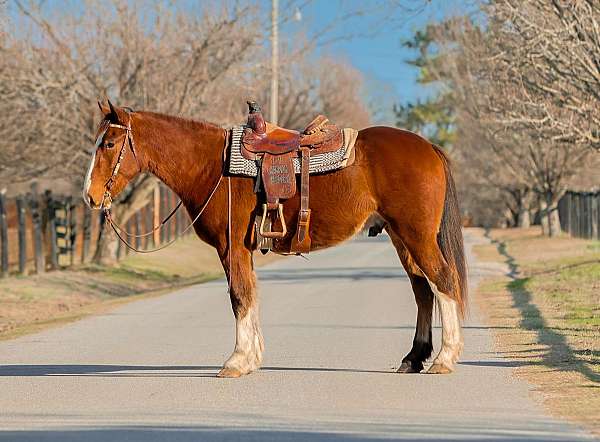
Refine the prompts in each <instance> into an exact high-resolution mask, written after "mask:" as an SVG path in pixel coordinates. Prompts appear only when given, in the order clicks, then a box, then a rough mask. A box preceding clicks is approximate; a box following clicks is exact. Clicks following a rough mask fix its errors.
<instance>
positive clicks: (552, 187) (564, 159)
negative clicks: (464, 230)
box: [430, 0, 599, 235]
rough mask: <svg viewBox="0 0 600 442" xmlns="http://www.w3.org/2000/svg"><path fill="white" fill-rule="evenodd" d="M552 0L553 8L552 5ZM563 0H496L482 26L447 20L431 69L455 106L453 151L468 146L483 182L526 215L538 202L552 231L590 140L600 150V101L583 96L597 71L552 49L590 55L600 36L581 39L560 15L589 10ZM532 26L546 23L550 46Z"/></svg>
mask: <svg viewBox="0 0 600 442" xmlns="http://www.w3.org/2000/svg"><path fill="white" fill-rule="evenodd" d="M542 3H544V4H543V5H542ZM550 3H552V4H553V5H554V6H553V7H547V5H548V4H550ZM521 6H523V5H521ZM559 7H560V4H559V2H538V1H532V2H527V3H526V6H523V7H519V8H516V3H513V2H511V1H508V0H497V1H492V2H489V3H486V4H484V5H483V6H482V12H483V13H484V14H485V17H486V19H485V20H486V26H485V27H484V28H483V27H480V26H478V25H476V24H474V23H473V21H472V20H470V19H468V18H458V19H451V20H448V21H447V22H445V23H443V24H441V25H439V26H437V28H436V30H435V34H436V41H437V43H438V44H439V47H440V50H439V51H440V53H439V57H436V58H435V60H434V63H432V65H431V66H430V69H431V71H432V72H433V73H434V75H436V76H437V78H439V79H440V80H441V81H442V82H443V83H444V84H445V85H446V87H448V88H449V89H450V90H451V91H452V94H453V99H454V101H455V103H456V107H457V111H456V124H457V126H458V127H459V134H460V135H461V136H460V137H459V140H458V142H457V143H456V145H455V149H457V150H462V151H463V154H462V155H461V159H462V161H463V163H462V164H461V166H462V167H463V168H475V169H477V170H478V171H479V173H480V176H481V181H482V182H489V184H490V185H492V186H496V187H497V188H498V189H500V190H501V191H502V193H503V194H504V195H505V198H504V200H505V205H506V206H507V207H508V208H509V209H510V210H511V211H512V212H514V213H521V214H522V217H523V219H525V218H524V217H525V211H527V210H528V207H527V205H529V204H532V203H533V202H537V203H539V210H540V211H541V214H542V215H543V216H542V225H543V227H544V231H545V232H546V233H548V234H550V235H554V234H555V233H557V232H558V229H559V225H558V213H557V210H556V209H557V203H558V200H559V199H560V197H561V196H562V195H563V194H564V192H565V190H566V189H567V186H568V185H569V183H570V180H571V179H572V178H573V177H574V175H575V174H577V172H578V171H579V170H580V169H581V168H582V166H583V164H584V162H585V160H586V159H587V158H589V156H590V155H591V152H592V149H590V147H596V144H595V143H596V141H595V137H596V135H594V134H595V131H597V130H598V125H597V124H595V123H594V121H596V120H595V119H596V118H598V114H597V111H594V109H597V108H598V101H597V100H596V98H594V94H592V95H591V96H590V95H585V94H587V93H588V92H589V91H588V88H589V87H590V86H589V84H590V83H593V82H594V81H595V80H594V79H593V75H591V73H590V72H588V74H589V75H588V77H586V79H579V78H577V74H576V72H575V71H574V70H573V69H583V68H581V67H579V68H575V67H571V68H570V70H569V71H568V72H563V68H561V66H562V64H563V63H565V64H566V63H569V62H568V61H566V60H564V57H563V55H561V57H563V58H562V59H561V60H562V61H560V62H559V61H558V59H553V57H554V55H552V54H554V53H555V52H569V51H571V50H572V51H573V53H575V54H577V53H581V54H584V53H586V52H585V51H586V50H588V48H589V47H590V45H591V46H592V47H594V45H595V43H594V41H595V40H593V39H592V41H591V42H589V41H588V40H589V39H587V37H585V38H584V37H583V36H579V37H578V38H579V39H583V40H584V43H581V42H580V41H579V40H577V41H575V40H573V39H574V37H573V36H572V34H570V32H571V30H572V29H571V28H569V26H570V25H568V24H565V23H564V22H563V21H561V19H560V17H562V15H560V14H563V15H564V14H566V16H569V17H578V16H579V15H580V14H581V13H583V12H582V11H580V10H579V7H577V6H575V5H574V4H573V5H572V6H571V7H570V8H571V9H572V10H571V11H569V12H566V11H565V10H564V8H563V9H562V12H561V13H559V12H557V11H558V10H559V9H560V8H559ZM515 8H516V9H518V11H517V10H515ZM556 8H559V9H556ZM588 12H589V13H590V14H592V15H593V14H596V18H591V19H589V18H586V23H590V24H591V25H594V23H596V22H595V21H594V20H597V18H598V17H597V13H598V11H597V10H595V9H594V8H593V7H591V9H590V10H588ZM557 14H558V15H557ZM557 17H558V18H557ZM573 20H576V19H575V18H573ZM589 20H592V22H589ZM527 23H529V24H530V25H531V24H535V23H537V25H536V26H544V25H545V26H546V30H545V31H543V32H542V30H541V29H540V34H543V36H544V42H545V43H544V44H543V45H542V43H541V42H540V39H539V38H538V36H539V35H538V34H535V33H534V32H533V31H532V29H535V28H534V27H533V28H532V27H531V26H529V25H527ZM532 26H533V25H532ZM552 26H554V27H552ZM561 26H562V27H561ZM565 27H566V28H565ZM567 28H568V29H567ZM548 29H553V31H552V32H547V31H548ZM596 29H597V26H596ZM568 35H571V37H572V38H570V39H569V38H566V36H568ZM590 38H591V37H590ZM565 39H566V40H565ZM549 40H552V42H549ZM563 40H565V41H563ZM540 45H541V46H540ZM597 54H598V51H596V55H597ZM581 57H584V56H583V55H581ZM557 63H558V64H557ZM542 73H543V74H542ZM579 74H580V75H583V73H582V72H580V73H579ZM584 90H585V91H587V92H585V93H584V92H583V91H584ZM598 90H599V89H598V88H596V93H597V92H598ZM584 95H585V96H586V98H585V100H584V98H583V97H584ZM561 97H562V98H561ZM596 97H597V95H596ZM578 100H579V101H578ZM594 100H596V101H595V104H594V105H593V106H592V108H588V104H589V103H590V102H594ZM583 101H586V103H584V102H583ZM576 102H579V106H575V103H576ZM592 114H595V115H592ZM474 135H475V136H474ZM532 192H533V193H534V194H535V195H536V197H535V198H534V197H533V195H532Z"/></svg>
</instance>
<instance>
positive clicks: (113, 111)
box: [107, 100, 118, 115]
mask: <svg viewBox="0 0 600 442" xmlns="http://www.w3.org/2000/svg"><path fill="white" fill-rule="evenodd" d="M107 101H108V108H109V109H110V113H111V114H113V115H118V114H117V110H116V109H115V107H114V106H113V104H112V103H111V102H110V100H107Z"/></svg>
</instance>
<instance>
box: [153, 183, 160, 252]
mask: <svg viewBox="0 0 600 442" xmlns="http://www.w3.org/2000/svg"><path fill="white" fill-rule="evenodd" d="M159 222H160V187H159V186H156V187H155V188H154V201H153V204H152V226H154V227H155V226H158V223H159ZM152 238H153V242H154V244H153V246H154V247H157V246H158V245H159V244H160V230H156V231H155V232H154V235H152Z"/></svg>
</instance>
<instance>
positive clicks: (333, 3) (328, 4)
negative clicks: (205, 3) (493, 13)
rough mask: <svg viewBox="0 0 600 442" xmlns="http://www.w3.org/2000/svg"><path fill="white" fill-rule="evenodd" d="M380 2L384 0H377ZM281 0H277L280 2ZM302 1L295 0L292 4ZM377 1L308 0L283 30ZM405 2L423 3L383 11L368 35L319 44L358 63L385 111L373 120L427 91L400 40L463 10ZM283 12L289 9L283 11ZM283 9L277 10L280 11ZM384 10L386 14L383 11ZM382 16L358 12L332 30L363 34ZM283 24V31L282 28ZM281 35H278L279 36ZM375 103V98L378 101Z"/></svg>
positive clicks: (317, 24)
mask: <svg viewBox="0 0 600 442" xmlns="http://www.w3.org/2000/svg"><path fill="white" fill-rule="evenodd" d="M383 1H385V0H383ZM262 3H263V5H264V6H265V8H269V7H270V5H271V1H270V0H263V1H262ZM284 3H287V2H286V0H280V4H284ZM300 3H303V2H302V1H300V0H297V1H294V4H300ZM378 3H381V1H377V0H372V1H369V0H365V1H348V0H314V1H313V2H311V3H310V4H309V5H307V6H304V7H302V8H301V10H300V12H301V13H302V20H301V21H300V22H297V23H292V24H290V25H289V26H288V29H294V30H298V29H307V31H306V32H307V33H309V34H310V33H311V31H314V30H316V29H322V28H323V27H324V26H325V25H326V24H327V22H328V21H329V20H331V19H332V18H333V17H336V16H338V17H339V16H340V15H341V14H344V13H345V12H347V11H349V10H352V9H354V8H357V7H360V6H361V5H365V4H372V5H377V4H378ZM403 3H404V4H406V5H408V6H409V8H410V7H411V5H424V7H423V8H419V9H418V10H416V9H414V7H413V8H412V11H410V10H407V9H405V8H402V7H398V8H397V9H395V10H390V11H389V14H388V11H384V14H383V16H384V17H385V18H386V19H388V20H389V21H388V22H386V21H384V22H380V23H382V24H381V26H379V27H378V30H377V31H376V32H374V34H375V35H373V36H370V37H358V38H354V39H350V40H341V41H339V42H337V43H333V44H332V45H331V46H327V47H325V48H323V49H322V51H324V52H326V53H327V54H329V55H334V56H337V57H341V58H345V59H347V60H349V61H350V63H351V64H352V65H354V66H355V67H356V68H358V69H359V70H360V71H361V72H362V73H363V74H364V75H365V77H366V80H367V93H368V95H370V100H371V101H374V102H375V105H381V106H382V107H384V108H387V109H390V112H389V113H387V114H384V115H380V116H379V118H378V120H379V121H377V122H378V123H387V124H393V115H391V106H392V105H393V103H397V102H401V103H405V102H408V101H415V100H416V99H418V98H424V97H426V96H427V95H428V90H427V89H425V88H423V87H422V86H420V85H419V84H418V83H417V73H418V72H417V69H415V68H414V67H412V66H410V65H408V64H407V63H406V60H409V59H411V58H413V57H414V55H415V54H414V53H413V52H412V51H410V50H409V49H407V48H405V47H403V46H402V42H403V41H404V40H406V39H410V37H411V36H412V35H413V34H414V32H415V30H417V29H420V28H422V27H424V26H425V25H426V24H427V23H428V22H430V21H437V20H440V19H442V18H443V17H445V16H448V15H452V14H456V13H464V12H465V10H466V9H467V6H466V2H463V1H460V0H431V1H430V2H424V1H423V2H421V1H419V0H414V1H411V0H406V1H404V2H403ZM288 13H289V11H288ZM283 14H285V11H282V15H283ZM385 14H388V15H385ZM380 18H382V14H380V16H379V17H377V12H376V11H375V12H373V17H370V18H369V17H364V18H363V17H361V18H358V19H353V20H350V21H349V22H348V26H347V27H346V26H341V27H340V29H339V30H337V31H333V32H332V34H333V35H335V33H336V32H339V33H348V32H349V31H348V28H349V29H351V31H350V32H353V31H354V32H358V33H364V34H368V33H371V32H372V31H373V29H371V27H373V23H374V21H376V20H379V19H380ZM285 29H286V28H285V27H284V28H283V32H284V33H285ZM282 38H283V37H282ZM378 102H379V103H378Z"/></svg>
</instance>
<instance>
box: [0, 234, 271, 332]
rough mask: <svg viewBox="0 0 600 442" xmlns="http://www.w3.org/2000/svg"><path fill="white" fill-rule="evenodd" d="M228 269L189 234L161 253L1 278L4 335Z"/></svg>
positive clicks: (263, 260)
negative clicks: (107, 264) (113, 264)
mask: <svg viewBox="0 0 600 442" xmlns="http://www.w3.org/2000/svg"><path fill="white" fill-rule="evenodd" d="M273 259H276V257H273V255H267V256H262V255H261V254H260V253H257V254H256V255H255V262H256V264H257V265H262V264H265V263H266V262H269V261H271V260H273ZM222 275H223V270H222V268H221V264H220V262H219V259H218V257H217V254H216V252H215V251H214V249H213V248H212V247H210V246H208V245H206V244H205V243H203V242H201V241H200V240H199V239H197V238H196V237H193V236H189V237H186V238H182V239H181V240H179V241H178V242H176V243H175V244H174V245H173V246H171V247H168V248H166V249H163V250H161V251H159V252H156V253H151V254H137V255H130V256H128V257H127V258H125V259H124V260H123V261H122V262H120V263H119V265H118V266H116V267H99V266H94V265H83V266H79V267H75V268H73V269H69V270H64V271H56V272H49V273H46V274H43V275H32V276H23V277H18V276H12V277H9V278H6V279H0V339H8V338H12V337H15V336H19V335H22V334H25V333H29V332H33V331H38V330H40V329H42V328H45V327H48V326H52V325H57V324H61V323H64V322H66V321H72V320H76V319H79V318H81V317H83V316H86V315H89V314H93V313H98V312H100V311H104V310H106V309H108V308H111V307H114V306H115V305H118V304H121V303H123V302H128V301H131V300H134V299H139V298H140V297H144V296H156V295H159V294H163V293H166V292H168V291H170V290H172V289H173V288H176V287H181V286H184V285H190V284H195V283H199V282H203V281H207V280H210V279H214V278H218V277H221V276H222Z"/></svg>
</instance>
